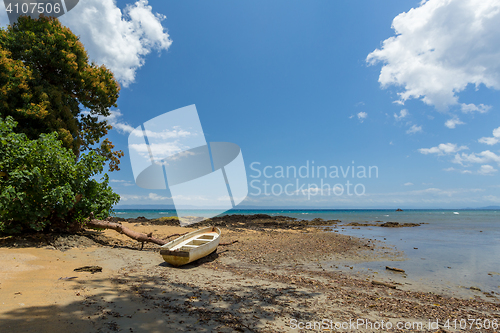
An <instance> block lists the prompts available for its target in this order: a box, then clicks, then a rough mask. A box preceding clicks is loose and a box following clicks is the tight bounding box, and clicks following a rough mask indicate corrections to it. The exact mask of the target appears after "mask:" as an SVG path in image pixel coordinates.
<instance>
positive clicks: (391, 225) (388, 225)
mask: <svg viewBox="0 0 500 333" xmlns="http://www.w3.org/2000/svg"><path fill="white" fill-rule="evenodd" d="M377 222H379V221H377ZM344 225H345V226H349V227H351V226H352V227H384V228H404V227H418V226H420V223H399V222H385V223H358V222H351V223H347V224H344Z"/></svg>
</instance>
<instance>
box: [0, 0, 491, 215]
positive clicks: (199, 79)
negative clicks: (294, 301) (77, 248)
mask: <svg viewBox="0 0 500 333" xmlns="http://www.w3.org/2000/svg"><path fill="white" fill-rule="evenodd" d="M92 15H94V16H98V19H96V20H95V21H96V22H94V23H89V22H90V21H89V19H88V18H89V17H92ZM499 16H500V4H499V3H498V1H496V2H495V1H492V2H484V1H475V0H451V1H444V0H429V1H427V2H420V1H401V0H398V1H387V0H384V1H377V2H374V1H366V0H365V1H327V0H315V1H281V0H273V1H259V0H257V1H229V0H227V1H223V0H220V1H210V2H208V1H165V0H156V1H155V0H151V1H144V0H143V1H138V2H134V1H117V2H113V1H111V0H106V1H97V0H87V1H85V0H81V1H80V3H79V4H78V5H77V6H76V7H75V8H74V9H73V10H72V11H71V12H70V13H68V14H66V15H65V16H63V17H62V18H61V21H62V22H63V23H64V24H65V25H67V26H68V27H70V28H71V29H72V30H73V31H74V32H75V33H76V34H78V35H80V36H81V39H82V41H83V43H84V45H85V46H86V47H87V49H88V50H89V55H90V57H91V58H92V59H93V60H95V61H96V62H99V63H104V64H105V65H107V66H108V67H109V68H111V69H112V70H113V71H114V72H115V74H116V77H117V78H118V79H119V80H120V82H121V83H122V90H121V94H120V98H119V100H118V108H116V110H113V111H114V114H113V117H112V118H111V119H110V121H111V122H112V123H113V124H115V129H114V130H112V131H111V133H110V135H109V136H110V139H111V140H112V141H113V143H115V145H116V148H118V149H122V150H123V151H124V152H125V156H124V158H123V159H122V163H121V170H120V171H118V172H113V173H111V174H110V177H111V179H112V183H111V184H112V186H113V188H114V190H115V191H116V192H117V193H119V194H120V195H121V196H122V201H121V203H120V204H127V205H129V204H172V200H171V199H170V192H169V191H168V190H148V189H142V188H140V187H138V186H137V185H135V182H134V176H133V173H132V169H131V164H130V160H129V155H128V147H127V142H128V141H127V140H128V135H129V134H130V131H131V129H132V128H135V127H137V126H139V125H141V124H142V123H144V122H146V121H147V120H149V119H151V118H154V117H156V116H158V115H161V114H163V113H165V112H168V111H171V110H175V109H178V108H181V107H184V106H188V105H191V104H195V105H196V108H197V110H198V114H199V117H200V121H201V124H202V127H203V130H204V133H205V137H206V140H207V141H210V142H218V141H224V142H233V143H236V144H238V145H239V146H240V147H241V150H242V154H243V159H244V161H245V166H246V171H247V176H248V182H249V195H248V197H247V199H246V200H245V201H244V202H243V203H242V204H241V205H242V207H243V206H245V205H252V206H261V207H266V206H282V207H297V206H300V207H304V206H310V207H324V208H328V207H331V208H351V207H352V208H375V207H376V208H397V207H402V208H405V207H407V208H441V207H442V208H462V207H481V206H488V205H499V204H500V195H499V190H500V184H499V182H498V174H499V172H498V169H499V168H500V142H497V141H500V119H499V113H498V108H499V107H500V98H499V96H500V94H499V89H500V46H499V44H498V40H499V38H500V28H499V27H498V24H496V23H495V22H498V19H499ZM0 20H3V21H2V23H3V24H5V16H4V17H3V18H2V17H0ZM97 22H98V23H97ZM495 129H497V131H495ZM495 134H496V135H495ZM313 161H314V165H315V166H326V167H327V168H328V170H333V168H331V167H337V168H339V169H340V167H342V168H343V169H344V170H345V169H346V168H347V167H352V166H353V165H354V166H356V172H357V171H359V170H361V169H359V168H358V167H363V166H364V167H366V168H368V167H369V166H372V167H373V166H376V168H377V170H378V177H374V176H373V175H372V177H371V178H358V177H354V178H353V177H349V176H348V177H343V176H342V175H340V176H339V178H324V177H323V182H324V183H328V184H330V185H331V186H332V187H335V186H336V184H338V185H340V186H345V184H346V182H347V181H349V182H350V183H352V184H354V185H356V184H361V185H362V187H361V186H358V189H359V192H361V189H363V193H364V195H357V194H354V195H348V194H347V193H346V190H347V188H344V192H343V194H341V195H336V194H333V193H330V194H327V193H323V191H319V190H317V189H315V187H314V186H312V187H311V185H310V184H316V185H318V184H319V183H320V182H321V179H320V178H318V177H316V178H311V177H310V178H300V177H298V178H297V177H290V178H277V177H275V175H274V172H276V171H278V170H279V168H276V167H277V166H283V167H285V168H286V166H294V167H296V168H297V169H298V168H299V167H301V166H303V165H306V164H307V163H309V165H312V162H313ZM353 161H354V164H353ZM255 162H257V163H260V164H257V163H255ZM252 163H254V164H252ZM251 165H252V166H253V167H252V168H251ZM266 166H270V167H271V168H268V169H267V170H268V171H274V172H273V177H271V178H265V177H264V176H263V175H261V176H260V177H257V175H258V172H257V171H255V170H254V169H259V170H260V171H262V170H263V168H264V167H266ZM268 175H269V173H268ZM266 180H267V182H268V183H269V184H270V186H273V185H274V186H275V187H274V189H275V193H277V192H279V189H280V188H284V186H286V185H287V184H296V181H297V180H298V181H299V182H300V184H305V189H306V190H305V191H303V190H301V189H298V188H295V187H291V186H290V187H289V188H290V189H294V190H296V193H294V194H293V195H286V194H284V193H281V194H280V195H274V194H271V195H264V194H261V195H256V193H257V192H258V190H257V189H260V190H261V192H262V191H263V190H264V188H263V186H264V185H263V182H264V181H266ZM252 181H254V182H253V183H250V182H252ZM277 184H278V185H277ZM250 185H251V186H250ZM294 186H295V185H294ZM336 188H337V189H338V191H337V193H339V192H340V187H339V186H337V187H336ZM289 193H290V192H289Z"/></svg>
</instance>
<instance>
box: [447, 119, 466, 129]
mask: <svg viewBox="0 0 500 333" xmlns="http://www.w3.org/2000/svg"><path fill="white" fill-rule="evenodd" d="M463 124H465V123H464V122H463V121H461V120H460V119H458V117H453V118H451V119H448V120H447V121H446V122H445V123H444V126H446V127H448V128H455V127H457V125H463Z"/></svg>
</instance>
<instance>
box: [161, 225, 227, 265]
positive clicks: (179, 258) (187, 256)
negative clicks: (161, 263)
mask: <svg viewBox="0 0 500 333" xmlns="http://www.w3.org/2000/svg"><path fill="white" fill-rule="evenodd" d="M220 234H221V231H220V229H219V228H216V227H206V228H202V229H198V230H196V231H193V232H190V233H189V234H186V235H184V236H181V237H179V238H177V239H175V240H173V241H171V242H169V243H167V244H165V245H163V246H162V247H161V249H160V254H161V256H162V257H163V260H165V261H166V262H168V263H169V264H171V265H173V266H176V267H178V266H182V265H186V264H189V263H190V262H193V261H195V260H198V259H200V258H203V257H206V256H207V255H209V254H211V253H212V252H214V251H215V250H217V246H218V245H219V242H220Z"/></svg>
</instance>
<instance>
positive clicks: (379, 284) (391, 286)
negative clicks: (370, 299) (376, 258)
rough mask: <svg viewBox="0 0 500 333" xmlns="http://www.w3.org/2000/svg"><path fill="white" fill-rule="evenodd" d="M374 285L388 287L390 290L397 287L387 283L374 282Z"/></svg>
mask: <svg viewBox="0 0 500 333" xmlns="http://www.w3.org/2000/svg"><path fill="white" fill-rule="evenodd" d="M372 284H373V285H376V286H384V287H388V288H391V289H396V286H395V285H394V284H392V283H387V282H382V281H376V280H373V281H372Z"/></svg>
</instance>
